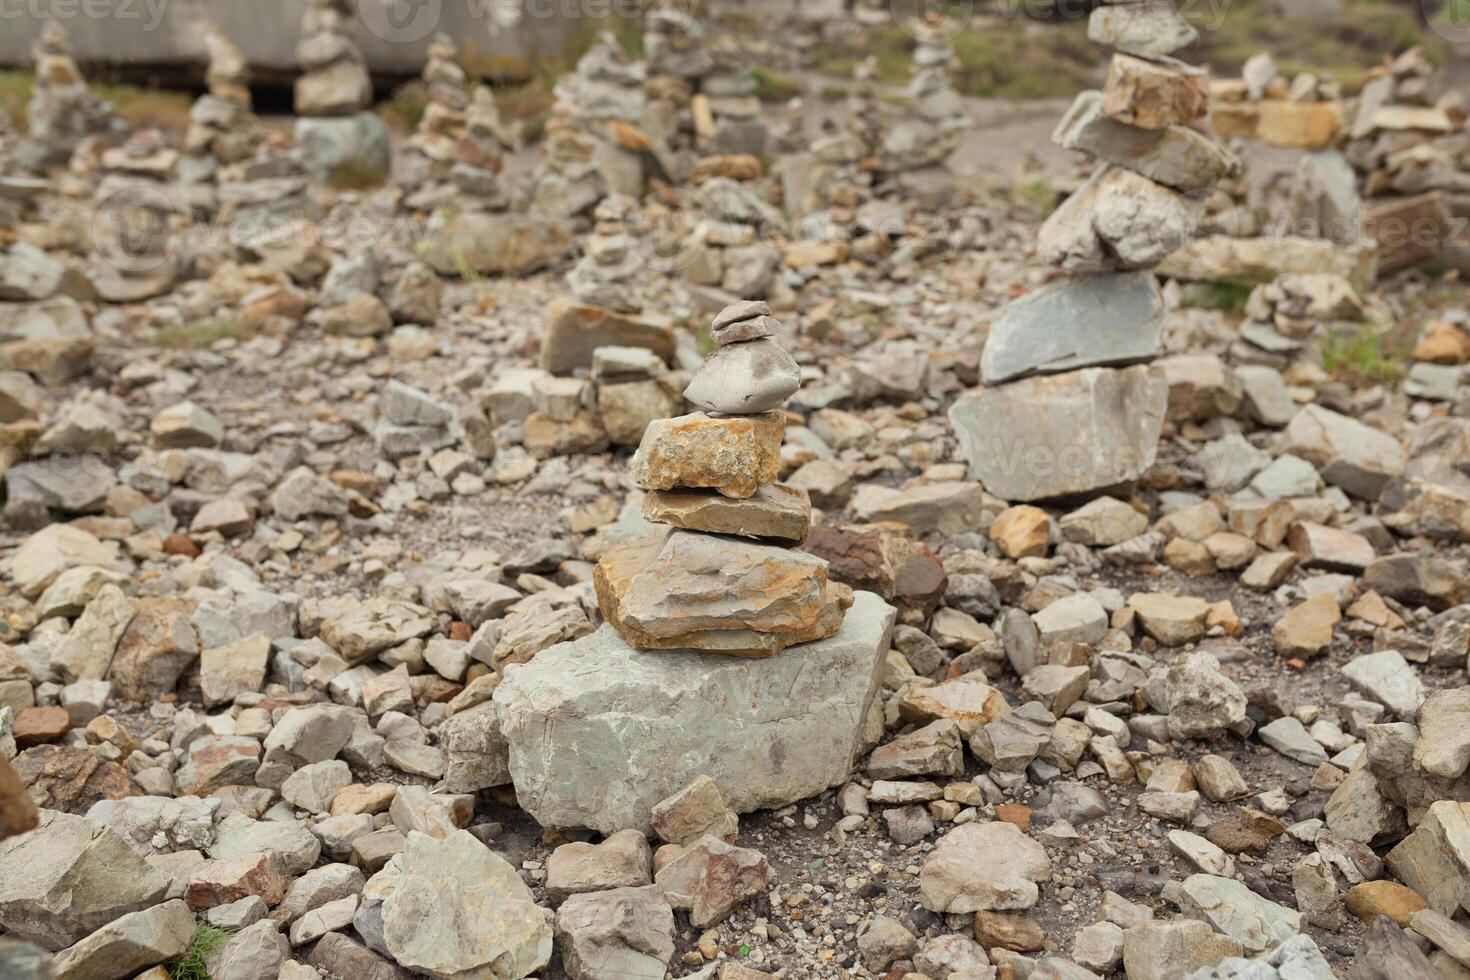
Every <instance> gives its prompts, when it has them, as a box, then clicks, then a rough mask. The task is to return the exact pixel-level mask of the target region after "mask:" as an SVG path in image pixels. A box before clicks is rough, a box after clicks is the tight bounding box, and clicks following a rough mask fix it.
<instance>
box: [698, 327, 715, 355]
mask: <svg viewBox="0 0 1470 980" xmlns="http://www.w3.org/2000/svg"><path fill="white" fill-rule="evenodd" d="M694 346H695V349H697V350H698V351H699V356H700V357H709V356H710V355H711V354H713V353H714V352H715V338H714V336H713V335H712V334H711V333H710V332H709V327H700V328H699V329H698V330H696V331H694Z"/></svg>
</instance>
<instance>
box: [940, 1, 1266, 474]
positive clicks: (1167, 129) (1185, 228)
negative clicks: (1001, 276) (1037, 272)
mask: <svg viewBox="0 0 1470 980" xmlns="http://www.w3.org/2000/svg"><path fill="white" fill-rule="evenodd" d="M1091 36H1092V37H1093V38H1094V39H1101V40H1106V41H1107V42H1108V43H1110V44H1112V45H1114V46H1115V47H1116V48H1118V51H1117V52H1116V53H1115V54H1114V55H1113V60H1112V63H1111V65H1110V67H1109V70H1108V74H1107V81H1106V84H1105V87H1104V89H1103V91H1101V92H1097V91H1089V92H1083V93H1082V94H1081V95H1079V96H1078V97H1077V99H1076V101H1075V102H1074V103H1073V104H1072V106H1071V108H1070V109H1068V111H1067V113H1066V115H1065V116H1063V118H1062V120H1061V122H1060V123H1059V124H1058V126H1057V128H1056V131H1055V133H1054V134H1053V137H1052V138H1053V139H1054V140H1055V141H1056V142H1057V143H1059V144H1061V145H1062V146H1064V147H1067V148H1069V149H1074V150H1081V151H1084V152H1086V153H1089V154H1091V155H1092V156H1093V157H1096V158H1097V159H1098V160H1099V161H1100V165H1099V166H1098V167H1097V168H1096V169H1095V170H1094V171H1093V173H1092V175H1091V176H1090V177H1089V178H1088V179H1087V180H1086V181H1085V182H1084V183H1083V184H1082V186H1081V187H1080V188H1078V189H1077V191H1076V192H1074V193H1073V194H1072V195H1071V196H1070V197H1069V198H1067V200H1066V201H1065V202H1064V203H1063V204H1062V205H1061V206H1060V207H1059V208H1057V210H1056V211H1054V212H1053V213H1052V215H1051V216H1050V217H1049V218H1048V219H1047V221H1046V223H1045V224H1044V225H1042V228H1041V232H1040V235H1039V238H1038V247H1037V251H1038V253H1039V254H1040V257H1041V259H1042V260H1043V261H1044V262H1046V263H1047V264H1048V265H1052V266H1056V267H1058V268H1060V269H1061V270H1062V271H1063V272H1064V273H1067V274H1068V276H1067V277H1066V278H1062V279H1059V280H1057V281H1056V282H1053V283H1050V284H1048V285H1046V286H1043V287H1041V288H1040V289H1037V290H1035V291H1033V292H1031V293H1029V294H1027V295H1026V296H1023V297H1022V298H1020V299H1018V300H1016V301H1014V302H1012V303H1010V304H1009V305H1007V306H1006V307H1005V308H1004V309H1003V310H1001V311H1000V313H999V314H998V316H997V317H996V320H995V322H994V323H993V324H992V326H991V329H990V334H989V337H988V339H987V340H986V344H985V351H984V354H983V356H982V358H981V363H980V375H981V381H982V382H983V384H984V385H986V387H984V388H981V389H977V390H976V391H973V392H969V393H968V394H966V395H964V396H962V397H961V398H960V399H959V400H958V401H956V403H955V405H954V407H953V408H952V409H951V410H950V417H951V419H952V420H953V421H954V423H955V427H956V430H957V432H958V435H959V438H960V443H961V448H962V450H963V452H964V454H965V456H966V458H967V459H968V460H969V462H970V466H971V469H972V471H973V473H974V475H975V476H976V477H977V478H978V479H979V480H980V481H981V482H983V483H984V484H985V486H986V489H988V490H989V491H990V492H992V493H995V494H996V495H998V496H1001V497H1004V498H1005V499H1007V500H1012V501H1021V500H1038V499H1044V498H1048V497H1059V496H1066V495H1070V494H1080V493H1091V492H1094V491H1097V490H1102V489H1106V488H1110V487H1116V486H1121V485H1123V484H1127V483H1129V482H1131V481H1133V480H1136V479H1138V478H1139V477H1140V476H1142V475H1143V473H1144V471H1146V470H1147V469H1148V468H1149V467H1150V466H1152V465H1153V461H1154V454H1155V451H1156V449H1157V442H1158V437H1159V433H1160V431H1161V430H1162V428H1163V423H1164V416H1165V411H1166V408H1167V402H1168V384H1167V382H1166V380H1165V378H1164V376H1163V374H1162V372H1161V371H1160V370H1158V369H1157V368H1153V367H1150V366H1148V365H1147V364H1146V362H1148V361H1150V360H1152V359H1153V358H1155V357H1156V356H1158V355H1159V353H1160V352H1161V349H1162V348H1161V341H1160V336H1161V333H1162V330H1163V326H1164V300H1163V295H1162V293H1161V291H1160V289H1159V284H1158V281H1157V280H1156V279H1155V277H1154V275H1153V274H1152V272H1150V271H1148V270H1149V269H1151V268H1152V267H1153V266H1155V265H1157V264H1159V263H1160V262H1162V261H1163V260H1164V259H1165V258H1166V257H1167V256H1168V255H1169V254H1170V253H1172V252H1174V251H1175V250H1176V249H1178V248H1179V247H1180V246H1182V245H1184V244H1185V243H1186V242H1187V241H1188V240H1189V239H1190V237H1191V236H1192V235H1193V233H1194V231H1195V228H1196V225H1197V222H1198V220H1199V216H1200V212H1201V209H1202V203H1203V201H1204V199H1205V197H1206V196H1208V194H1209V192H1210V190H1211V188H1212V187H1214V185H1215V184H1216V183H1217V182H1218V181H1220V180H1221V179H1222V178H1224V177H1226V176H1227V175H1229V174H1230V173H1232V172H1233V171H1234V170H1235V169H1236V168H1237V167H1238V163H1237V162H1236V160H1235V158H1234V156H1233V155H1232V154H1231V153H1230V152H1229V151H1228V150H1226V149H1224V148H1223V147H1221V146H1220V145H1218V144H1217V143H1215V142H1214V141H1213V140H1211V139H1210V138H1209V137H1208V136H1206V135H1205V134H1204V133H1202V132H1201V131H1199V130H1198V129H1196V128H1194V127H1195V126H1196V125H1198V124H1199V123H1200V122H1201V120H1202V119H1203V117H1204V116H1205V113H1206V109H1207V107H1208V93H1209V81H1208V78H1207V76H1206V74H1205V73H1204V72H1203V71H1201V70H1199V69H1197V68H1194V67H1191V66H1190V65H1187V64H1185V63H1183V62H1181V61H1177V60H1175V59H1173V58H1170V57H1169V53H1170V52H1172V51H1174V50H1176V49H1177V48H1179V47H1182V46H1183V45H1185V44H1187V43H1189V41H1190V39H1191V38H1192V37H1193V31H1192V28H1190V27H1189V25H1188V24H1187V23H1184V22H1183V21H1182V19H1181V18H1180V17H1179V14H1178V12H1177V11H1176V10H1175V9H1174V7H1173V4H1172V3H1171V2H1168V0H1143V2H1139V3H1129V4H1113V5H1107V6H1103V7H1099V8H1097V9H1096V10H1095V11H1094V12H1093V14H1092V24H1091ZM1124 365H1128V366H1124ZM1023 417H1024V418H1026V419H1027V420H1028V421H1027V425H1026V426H1025V427H1024V428H1023V429H1017V428H1016V427H1015V426H1013V425H1008V424H1007V423H1006V420H1008V419H1016V418H1023Z"/></svg>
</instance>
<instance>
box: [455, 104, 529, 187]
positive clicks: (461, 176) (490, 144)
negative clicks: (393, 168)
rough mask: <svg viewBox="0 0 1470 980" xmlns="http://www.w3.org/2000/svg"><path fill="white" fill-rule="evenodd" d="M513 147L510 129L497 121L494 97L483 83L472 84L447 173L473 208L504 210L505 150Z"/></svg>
mask: <svg viewBox="0 0 1470 980" xmlns="http://www.w3.org/2000/svg"><path fill="white" fill-rule="evenodd" d="M514 147H515V140H514V139H513V138H512V137H511V135H510V131H509V130H508V129H506V127H505V125H504V124H503V123H502V122H501V121H500V109H499V107H497V106H496V105H495V96H494V95H492V94H491V92H490V90H489V89H488V88H486V87H485V86H484V85H479V86H476V87H475V93H474V95H473V96H472V97H471V98H470V103H469V107H468V108H467V109H466V110H465V114H464V130H463V131H462V132H461V133H460V137H459V144H458V150H457V152H456V154H455V160H454V167H453V169H451V170H450V173H449V176H450V179H451V180H452V181H453V183H454V186H455V187H457V188H458V189H459V192H460V194H461V195H462V198H464V199H468V201H469V202H470V203H469V207H470V208H472V209H473V210H476V211H504V210H505V209H506V208H508V207H510V197H509V195H507V194H506V193H505V190H504V188H502V187H501V181H500V170H501V167H502V166H504V159H505V153H506V151H507V150H510V149H513V148H514Z"/></svg>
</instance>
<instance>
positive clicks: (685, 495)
mask: <svg viewBox="0 0 1470 980" xmlns="http://www.w3.org/2000/svg"><path fill="white" fill-rule="evenodd" d="M643 516H644V518H645V519H647V520H650V521H652V522H654V523H655V524H672V525H673V526H674V527H681V528H685V529H686V530H690V531H705V532H708V533H710V534H734V535H739V536H740V537H747V538H767V539H770V540H773V541H787V542H791V543H793V544H799V543H801V542H802V541H805V540H806V536H807V532H808V531H809V530H810V529H811V524H812V503H811V500H810V499H809V498H808V497H807V494H806V491H805V490H799V489H797V488H796V487H790V486H787V485H785V484H784V483H774V484H772V485H770V486H767V487H761V488H760V489H759V490H757V491H756V492H755V496H753V497H749V498H747V499H745V500H731V499H730V498H729V497H725V496H722V495H720V494H718V493H714V492H712V491H705V490H650V491H649V492H648V493H647V494H646V495H645V496H644V498H643Z"/></svg>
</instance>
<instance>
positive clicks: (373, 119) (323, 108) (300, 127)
mask: <svg viewBox="0 0 1470 980" xmlns="http://www.w3.org/2000/svg"><path fill="white" fill-rule="evenodd" d="M351 17H352V9H351V7H350V4H349V0H307V4H306V9H305V10H304V11H303V13H302V15H301V40H300V42H298V43H297V45H296V61H297V64H298V65H299V66H300V68H301V75H300V76H299V77H298V78H297V79H296V91H295V98H296V116H297V120H296V142H297V143H299V144H300V145H301V146H302V148H303V151H304V153H305V156H306V159H307V161H308V165H309V166H310V167H311V169H312V171H313V172H314V174H315V175H316V176H317V177H319V178H325V177H328V176H330V175H332V174H333V173H336V172H339V171H340V170H341V169H342V168H344V167H351V168H353V169H355V170H357V171H359V172H362V173H382V174H386V173H387V172H388V164H389V146H388V130H387V127H386V126H385V125H384V124H383V121H382V120H381V119H379V118H378V117H377V115H375V114H374V113H373V112H371V111H369V110H370V107H371V106H372V102H373V85H372V80H371V78H370V77H369V76H368V69H367V62H366V61H365V60H364V59H363V56H362V52H361V51H359V50H358V48H357V45H356V44H355V43H354V42H353V40H352V37H351V36H350V35H349V34H348V31H347V24H348V22H349V21H350V20H351Z"/></svg>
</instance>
